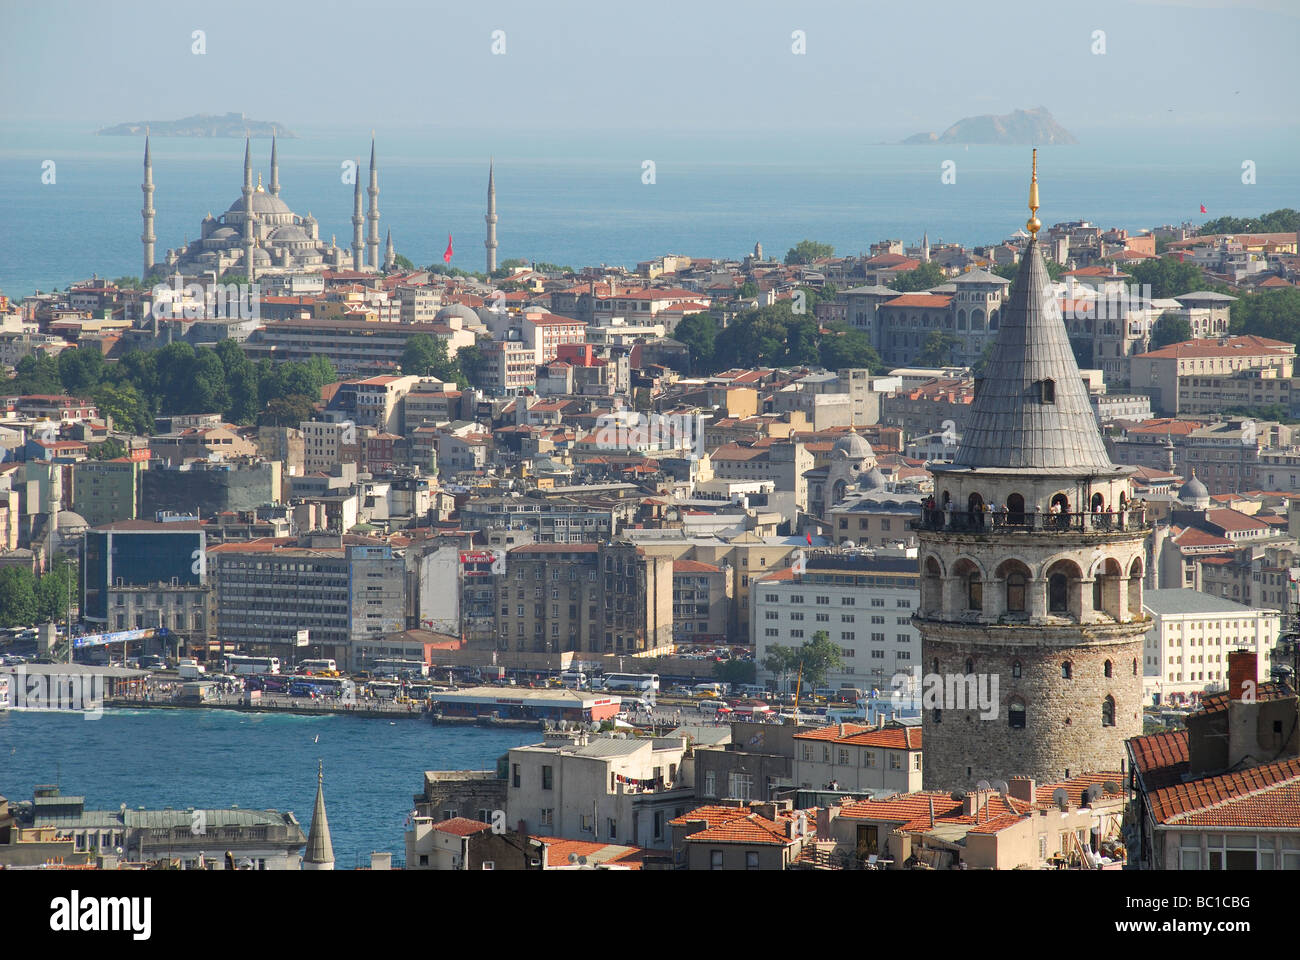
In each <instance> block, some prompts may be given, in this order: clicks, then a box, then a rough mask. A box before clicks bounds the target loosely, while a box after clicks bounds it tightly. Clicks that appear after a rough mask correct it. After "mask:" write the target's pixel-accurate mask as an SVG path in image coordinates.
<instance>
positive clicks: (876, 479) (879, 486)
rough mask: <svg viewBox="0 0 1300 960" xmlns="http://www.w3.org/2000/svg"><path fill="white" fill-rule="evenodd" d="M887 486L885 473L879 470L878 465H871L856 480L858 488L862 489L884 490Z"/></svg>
mask: <svg viewBox="0 0 1300 960" xmlns="http://www.w3.org/2000/svg"><path fill="white" fill-rule="evenodd" d="M888 486H889V485H888V483H887V481H886V480H885V475H884V474H883V473H881V472H880V468H879V467H872V468H871V469H870V470H868V471H867V472H866V473H864V474H862V476H861V478H859V480H858V489H859V490H862V491H871V490H886V489H888Z"/></svg>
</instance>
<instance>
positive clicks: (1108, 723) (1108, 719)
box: [1101, 694, 1115, 727]
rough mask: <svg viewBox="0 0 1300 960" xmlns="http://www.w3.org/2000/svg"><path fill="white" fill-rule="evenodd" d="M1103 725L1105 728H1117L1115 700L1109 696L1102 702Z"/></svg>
mask: <svg viewBox="0 0 1300 960" xmlns="http://www.w3.org/2000/svg"><path fill="white" fill-rule="evenodd" d="M1101 725H1102V726H1103V727H1113V726H1115V698H1114V697H1112V696H1110V695H1109V694H1108V695H1107V696H1106V699H1105V700H1103V701H1102V702H1101Z"/></svg>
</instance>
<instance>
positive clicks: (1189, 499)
mask: <svg viewBox="0 0 1300 960" xmlns="http://www.w3.org/2000/svg"><path fill="white" fill-rule="evenodd" d="M1178 499H1179V500H1181V501H1183V502H1184V503H1196V502H1198V501H1207V502H1208V501H1209V499H1210V490H1209V488H1208V487H1207V486H1206V485H1205V484H1203V483H1202V482H1201V481H1200V479H1199V478H1198V477H1197V476H1196V471H1195V470H1193V471H1192V478H1191V479H1190V480H1188V481H1187V482H1186V483H1184V484H1183V485H1182V486H1181V487H1180V488H1179V490H1178Z"/></svg>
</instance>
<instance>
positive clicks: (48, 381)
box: [4, 353, 63, 396]
mask: <svg viewBox="0 0 1300 960" xmlns="http://www.w3.org/2000/svg"><path fill="white" fill-rule="evenodd" d="M4 390H5V393H14V394H18V395H19V396H23V395H27V394H33V393H43V394H51V393H60V392H61V391H62V390H63V381H62V380H61V379H60V378H59V364H58V361H57V360H55V359H54V358H53V357H51V356H50V355H49V354H48V353H39V354H28V355H27V356H25V357H23V358H22V359H21V360H19V361H18V363H17V365H16V366H15V367H14V378H13V380H12V381H10V382H9V383H8V384H6V385H5V388H4Z"/></svg>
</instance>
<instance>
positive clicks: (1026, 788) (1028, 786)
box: [1007, 777, 1034, 803]
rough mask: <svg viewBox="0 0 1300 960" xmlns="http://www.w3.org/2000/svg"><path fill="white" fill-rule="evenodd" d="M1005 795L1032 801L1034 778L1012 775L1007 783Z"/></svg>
mask: <svg viewBox="0 0 1300 960" xmlns="http://www.w3.org/2000/svg"><path fill="white" fill-rule="evenodd" d="M1007 795H1008V796H1010V797H1013V798H1015V799H1016V800H1023V801H1024V802H1025V803H1033V802H1034V778H1033V777H1012V778H1011V781H1010V782H1009V783H1008V784H1007Z"/></svg>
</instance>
